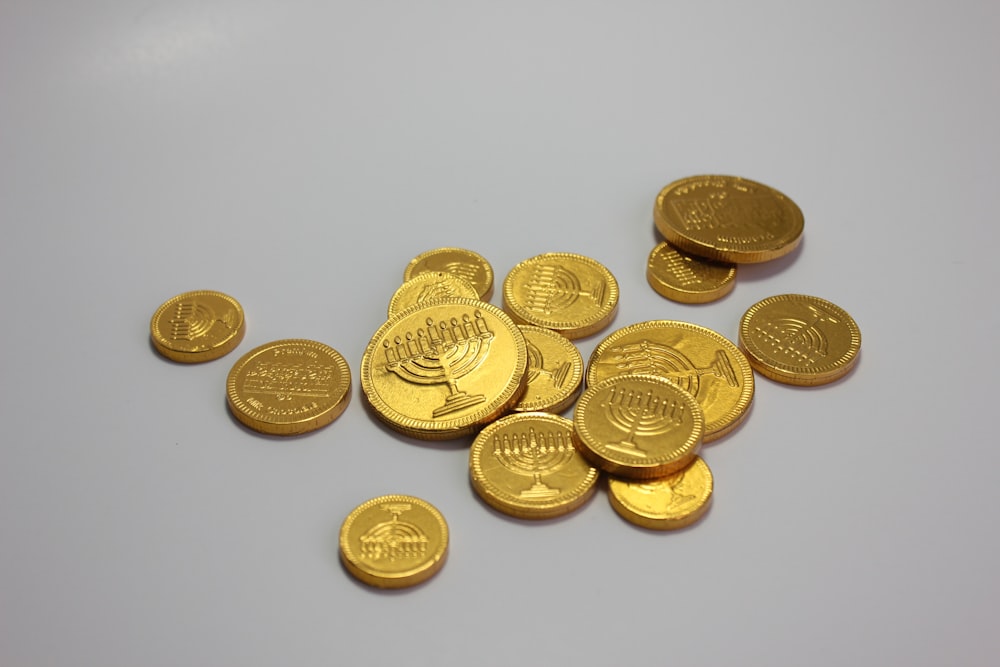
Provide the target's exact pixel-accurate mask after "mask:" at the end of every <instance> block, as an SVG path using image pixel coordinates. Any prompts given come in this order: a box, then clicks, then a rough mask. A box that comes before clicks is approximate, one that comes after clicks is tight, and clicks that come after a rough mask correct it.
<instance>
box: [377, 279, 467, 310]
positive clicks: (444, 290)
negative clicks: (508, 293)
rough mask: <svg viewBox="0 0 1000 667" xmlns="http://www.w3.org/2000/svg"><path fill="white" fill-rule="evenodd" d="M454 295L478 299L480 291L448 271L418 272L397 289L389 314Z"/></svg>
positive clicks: (391, 301)
mask: <svg viewBox="0 0 1000 667" xmlns="http://www.w3.org/2000/svg"><path fill="white" fill-rule="evenodd" d="M453 297H466V298H469V299H478V298H479V293H478V292H477V291H476V288H475V287H473V286H472V283H470V282H469V281H467V280H465V279H464V278H459V277H458V276H456V275H454V274H451V273H448V272H446V271H427V272H425V273H418V274H417V275H415V276H413V277H412V278H410V279H409V280H407V281H406V282H404V283H403V284H402V285H400V286H399V287H398V288H397V289H396V292H395V293H394V294H393V295H392V298H391V299H390V300H389V314H388V316H389V317H392V316H393V315H395V314H396V313H398V312H399V311H401V310H406V309H407V308H409V307H410V306H415V305H417V304H420V303H423V302H425V301H430V300H431V299H450V298H453Z"/></svg>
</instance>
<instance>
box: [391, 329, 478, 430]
mask: <svg viewBox="0 0 1000 667" xmlns="http://www.w3.org/2000/svg"><path fill="white" fill-rule="evenodd" d="M426 325H427V326H426V327H425V328H423V329H418V330H417V332H416V335H414V334H413V332H410V331H408V332H406V335H405V336H396V337H395V338H394V339H393V340H392V342H390V341H389V340H385V341H382V345H383V347H384V348H385V359H386V366H385V368H386V370H387V371H391V372H393V373H395V374H396V375H398V376H399V377H400V378H402V379H403V380H405V381H406V382H412V383H414V384H423V385H430V384H445V385H447V387H448V397H447V398H446V399H445V402H444V405H442V406H440V407H438V408H435V409H434V411H433V413H432V414H433V415H434V417H435V418H437V417H441V416H443V415H447V414H451V413H452V412H456V411H458V410H463V409H465V408H468V407H470V406H473V405H476V404H478V403H482V402H483V401H485V400H486V397H485V396H484V395H482V394H478V395H471V394H467V393H466V392H464V391H460V390H459V388H458V384H457V383H458V380H459V379H461V378H463V377H465V376H466V375H468V374H469V373H471V372H472V371H474V370H476V369H477V368H478V367H479V366H480V365H481V364H482V363H483V361H484V360H485V359H486V356H487V354H488V353H489V348H490V344H491V343H492V341H493V332H492V331H490V329H489V327H488V326H487V324H486V320H485V319H484V318H483V314H482V313H481V312H480V311H478V310H477V311H475V313H474V316H473V317H469V315H468V314H465V315H462V319H461V320H459V319H458V318H457V317H452V318H451V320H441V321H440V322H437V323H435V322H434V319H433V318H430V317H428V318H427V320H426Z"/></svg>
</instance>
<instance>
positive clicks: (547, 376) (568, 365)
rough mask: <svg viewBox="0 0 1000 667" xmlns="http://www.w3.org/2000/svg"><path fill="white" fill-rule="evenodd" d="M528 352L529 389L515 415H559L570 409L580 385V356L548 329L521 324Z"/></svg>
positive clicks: (571, 345) (571, 346)
mask: <svg viewBox="0 0 1000 667" xmlns="http://www.w3.org/2000/svg"><path fill="white" fill-rule="evenodd" d="M517 328H518V329H520V330H521V333H522V334H524V342H525V345H526V346H527V350H528V388H527V389H526V390H525V392H524V396H522V397H521V400H520V401H518V402H517V404H516V405H515V406H514V407H513V411H514V412H536V411H539V410H542V411H545V412H562V411H563V410H565V409H567V408H568V407H569V406H571V405H573V402H574V401H575V400H576V396H577V394H578V393H579V391H580V385H581V384H582V382H583V355H581V354H580V350H578V349H577V347H576V345H574V344H573V343H572V342H570V340H569V339H568V338H566V337H565V336H563V335H562V334H559V333H556V332H555V331H552V330H551V329H544V328H542V327H533V326H529V325H527V324H520V325H518V327H517Z"/></svg>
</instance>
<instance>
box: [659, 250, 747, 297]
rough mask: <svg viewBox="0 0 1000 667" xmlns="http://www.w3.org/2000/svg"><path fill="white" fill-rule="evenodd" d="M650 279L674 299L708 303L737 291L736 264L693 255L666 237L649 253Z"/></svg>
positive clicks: (661, 291)
mask: <svg viewBox="0 0 1000 667" xmlns="http://www.w3.org/2000/svg"><path fill="white" fill-rule="evenodd" d="M646 281H647V282H648V283H649V286H650V287H652V288H653V289H654V290H655V291H656V293H657V294H659V295H660V296H664V297H666V298H668V299H671V300H672V301H678V302H680V303H708V302H709V301H716V300H718V299H721V298H722V297H724V296H726V295H727V294H729V293H730V292H732V291H733V287H735V286H736V265H735V264H723V263H721V262H713V261H711V260H707V259H702V258H701V257H696V256H694V255H689V254H688V253H686V252H683V251H682V250H678V249H677V248H675V247H673V246H672V245H670V244H669V243H667V242H666V241H664V242H663V243H660V244H659V245H657V246H656V247H655V248H653V250H652V251H651V252H650V253H649V259H648V260H647V261H646Z"/></svg>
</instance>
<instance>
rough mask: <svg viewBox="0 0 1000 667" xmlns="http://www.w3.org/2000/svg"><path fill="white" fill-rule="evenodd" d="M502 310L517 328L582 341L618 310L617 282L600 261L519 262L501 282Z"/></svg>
mask: <svg viewBox="0 0 1000 667" xmlns="http://www.w3.org/2000/svg"><path fill="white" fill-rule="evenodd" d="M503 304H504V310H506V311H507V312H508V313H510V316H511V317H512V318H514V321H515V322H517V323H518V324H533V325H535V326H539V327H544V328H546V329H552V330H554V331H558V332H559V333H561V334H562V335H564V336H566V337H567V338H583V337H584V336H589V335H591V334H593V333H596V332H598V331H600V330H601V329H603V328H604V327H606V326H607V325H608V324H610V323H611V320H612V319H614V316H615V312H616V311H617V310H618V281H617V280H615V277H614V276H613V275H612V274H611V272H610V271H608V269H607V268H605V266H604V265H603V264H601V263H600V262H598V261H596V260H593V259H591V258H590V257H585V256H583V255H576V254H573V253H568V252H549V253H544V254H542V255H536V256H535V257H531V258H529V259H526V260H524V261H523V262H520V263H519V264H517V265H516V266H514V268H513V269H511V271H510V273H508V274H507V277H506V278H505V279H504V282H503Z"/></svg>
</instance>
